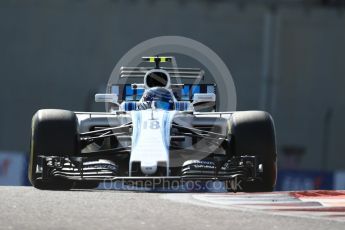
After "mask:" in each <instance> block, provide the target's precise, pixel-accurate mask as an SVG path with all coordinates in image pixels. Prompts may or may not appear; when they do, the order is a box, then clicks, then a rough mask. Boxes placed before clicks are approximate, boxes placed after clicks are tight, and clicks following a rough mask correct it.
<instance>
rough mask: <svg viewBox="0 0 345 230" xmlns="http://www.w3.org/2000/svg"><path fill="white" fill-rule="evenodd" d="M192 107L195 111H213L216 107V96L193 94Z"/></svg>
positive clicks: (211, 94) (212, 94)
mask: <svg viewBox="0 0 345 230" xmlns="http://www.w3.org/2000/svg"><path fill="white" fill-rule="evenodd" d="M192 104H193V107H194V110H195V111H205V110H206V111H208V110H213V109H214V106H215V105H216V94H214V93H195V94H194V95H193V103H192Z"/></svg>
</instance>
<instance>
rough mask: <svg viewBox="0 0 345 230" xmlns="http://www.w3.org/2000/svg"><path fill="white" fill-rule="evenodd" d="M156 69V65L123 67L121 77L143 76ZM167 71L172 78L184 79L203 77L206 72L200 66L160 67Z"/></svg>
mask: <svg viewBox="0 0 345 230" xmlns="http://www.w3.org/2000/svg"><path fill="white" fill-rule="evenodd" d="M152 69H154V67H121V69H120V77H121V78H143V77H144V76H145V74H146V73H147V72H148V71H150V70H152ZM160 69H163V70H165V71H167V72H168V73H169V75H170V77H171V78H184V79H203V78H204V74H205V72H204V71H203V70H202V69H199V68H165V67H160Z"/></svg>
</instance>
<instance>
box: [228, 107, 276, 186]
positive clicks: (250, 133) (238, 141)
mask: <svg viewBox="0 0 345 230" xmlns="http://www.w3.org/2000/svg"><path fill="white" fill-rule="evenodd" d="M230 127H231V134H232V137H233V138H234V141H233V150H234V153H235V155H236V156H241V155H255V156H258V158H259V164H262V166H263V175H262V181H255V182H246V183H244V184H243V189H244V190H245V191H248V192H269V191H273V190H274V187H275V183H276V179H277V150H276V138H275V129H274V122H273V119H272V117H271V116H270V115H269V114H268V113H266V112H263V111H244V112H235V113H234V114H233V115H232V118H231V120H230Z"/></svg>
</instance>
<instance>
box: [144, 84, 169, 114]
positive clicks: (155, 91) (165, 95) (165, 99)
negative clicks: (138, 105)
mask: <svg viewBox="0 0 345 230" xmlns="http://www.w3.org/2000/svg"><path fill="white" fill-rule="evenodd" d="M141 101H142V102H145V103H147V104H149V105H152V102H153V101H154V103H155V107H156V108H158V109H164V110H172V109H173V107H174V96H173V94H172V93H171V92H170V91H169V90H168V89H166V88H163V87H153V88H150V89H148V90H146V91H145V92H144V94H143V97H142V99H141Z"/></svg>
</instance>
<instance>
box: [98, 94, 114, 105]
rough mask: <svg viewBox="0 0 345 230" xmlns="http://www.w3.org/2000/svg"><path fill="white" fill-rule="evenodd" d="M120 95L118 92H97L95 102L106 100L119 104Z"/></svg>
mask: <svg viewBox="0 0 345 230" xmlns="http://www.w3.org/2000/svg"><path fill="white" fill-rule="evenodd" d="M118 100H119V98H118V96H117V95H116V94H100V93H98V94H96V95H95V102H106V103H113V104H117V105H118V104H119V103H118Z"/></svg>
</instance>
